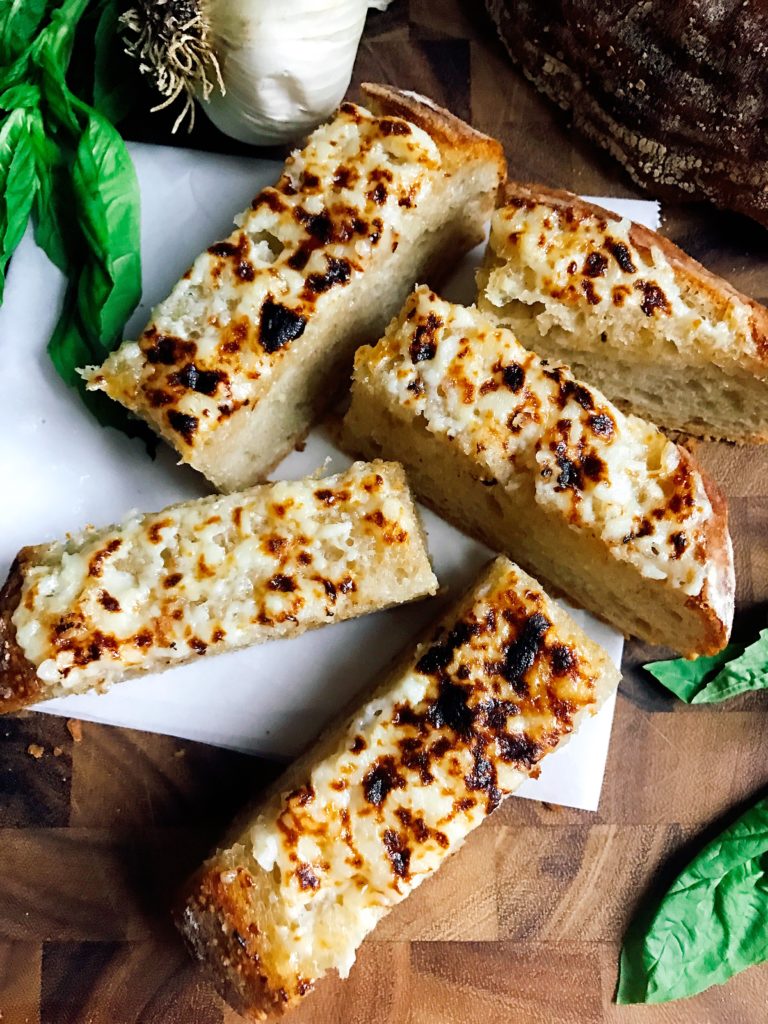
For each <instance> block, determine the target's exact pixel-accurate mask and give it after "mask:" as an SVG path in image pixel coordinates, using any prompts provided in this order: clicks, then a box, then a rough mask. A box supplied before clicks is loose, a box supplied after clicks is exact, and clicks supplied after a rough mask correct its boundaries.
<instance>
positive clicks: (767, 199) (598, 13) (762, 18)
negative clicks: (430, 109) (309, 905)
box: [486, 0, 768, 225]
mask: <svg viewBox="0 0 768 1024" xmlns="http://www.w3.org/2000/svg"><path fill="white" fill-rule="evenodd" d="M486 4H487V7H488V9H489V11H490V13H491V15H492V17H493V18H494V20H495V22H496V25H497V26H498V29H499V34H500V36H501V38H502V40H503V42H504V45H505V46H506V48H507V50H508V51H509V53H510V55H511V57H512V58H513V60H515V61H516V62H517V63H518V64H519V65H520V67H521V68H522V70H523V72H524V74H525V75H526V76H527V77H528V78H529V79H530V80H531V81H532V82H533V83H534V85H535V86H536V88H537V89H538V90H539V91H540V92H542V93H544V95H546V96H547V97H549V99H551V100H553V101H554V102H555V103H556V104H557V105H558V106H560V107H561V108H562V109H564V110H570V111H572V114H573V122H574V124H575V126H576V127H577V128H578V129H579V130H580V131H582V132H583V133H584V134H585V135H586V136H588V137H589V138H590V139H592V140H593V141H595V142H597V143H598V144H599V145H600V146H602V147H603V148H604V149H606V150H607V151H608V152H609V153H610V154H611V155H612V156H613V157H614V158H616V159H617V160H619V161H620V162H621V163H622V164H623V166H624V167H625V168H626V170H627V171H628V172H629V174H630V175H631V177H632V178H633V179H634V180H635V181H636V182H637V183H638V184H640V185H642V186H644V187H646V188H648V189H649V190H650V191H651V193H652V194H653V195H657V196H661V197H664V198H669V199H674V200H676V201H680V200H690V199H702V198H707V199H710V200H712V201H713V202H714V203H716V204H717V205H718V206H721V207H725V208H726V209H731V210H737V211H739V212H741V213H745V214H746V215H747V216H749V217H753V218H754V219H755V220H757V221H759V222H760V223H761V224H764V225H766V224H768V192H766V191H765V188H764V185H765V182H766V180H768V146H766V140H765V132H764V117H765V110H766V104H768V77H767V76H766V63H765V39H766V35H767V34H768V12H767V11H766V7H765V4H764V3H761V2H758V0H746V2H744V3H735V2H731V3H720V4H712V3H710V4H708V3H701V2H700V0H678V2H676V3H667V2H665V0H650V2H646V3H636V2H634V0H620V2H618V3H613V4H607V5H606V4H598V3H595V2H594V0H576V2H575V3H574V2H569V3H564V2H563V0H486Z"/></svg>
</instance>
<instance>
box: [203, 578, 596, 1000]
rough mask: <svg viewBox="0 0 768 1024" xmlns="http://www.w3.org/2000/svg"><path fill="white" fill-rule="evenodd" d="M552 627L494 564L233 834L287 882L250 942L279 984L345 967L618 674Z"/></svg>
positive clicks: (525, 585)
mask: <svg viewBox="0 0 768 1024" xmlns="http://www.w3.org/2000/svg"><path fill="white" fill-rule="evenodd" d="M558 622H559V625H558V626H554V625H553V610H552V606H551V604H550V603H549V601H548V599H547V597H546V596H545V595H544V593H543V592H542V591H541V590H540V589H539V587H538V585H537V584H536V583H535V582H534V581H533V580H532V579H531V578H530V577H529V576H527V575H526V574H524V573H523V572H522V571H521V570H519V569H517V568H516V567H515V566H513V565H512V563H511V562H509V561H508V560H507V559H505V558H499V559H497V560H496V562H495V563H494V564H493V566H492V567H491V570H490V571H489V572H488V573H486V574H485V575H484V577H483V579H482V580H481V581H480V582H479V584H478V586H477V587H476V588H475V590H474V592H473V593H471V594H470V595H469V597H468V599H466V600H465V601H464V602H463V604H462V608H461V609H460V611H459V614H458V617H457V618H454V619H452V620H449V621H447V622H445V623H443V625H441V626H440V627H439V628H438V629H437V630H436V632H435V633H434V635H433V636H432V638H431V640H430V641H429V642H428V643H423V644H421V645H420V646H418V647H417V648H416V650H415V652H414V654H413V656H412V658H411V659H410V661H409V663H408V664H407V665H406V666H405V667H404V668H402V669H401V670H400V671H398V672H397V673H396V674H395V675H394V676H393V677H390V679H389V680H387V682H386V683H384V684H383V685H382V687H381V688H380V689H379V690H378V691H377V692H376V693H375V694H374V695H373V697H372V698H371V699H369V700H368V701H367V702H366V703H365V704H364V705H363V706H362V707H361V708H360V709H359V711H358V712H357V713H356V714H355V715H354V716H353V717H352V718H351V719H350V720H349V722H348V724H347V726H346V728H345V730H344V732H343V734H342V739H341V743H340V745H339V746H338V748H337V749H336V750H335V751H334V752H332V753H331V754H329V755H328V756H326V757H323V758H322V759H321V760H320V761H319V762H317V763H316V764H315V765H314V767H312V769H311V771H309V772H308V773H307V776H306V781H305V783H304V784H303V785H301V786H300V787H299V788H298V789H295V790H293V791H292V792H290V793H286V794H284V795H283V796H282V797H281V798H280V801H279V803H278V805H277V806H275V805H274V804H272V805H271V806H270V807H269V809H268V810H267V811H265V812H264V813H263V814H262V815H260V817H259V818H258V820H257V822H256V824H255V825H254V826H253V827H252V828H251V829H250V830H249V831H248V832H247V833H246V834H245V835H244V836H243V837H241V840H240V842H241V843H242V844H243V846H244V847H245V848H246V849H247V850H248V851H249V852H250V853H252V855H253V857H254V858H255V860H256V862H257V863H258V865H259V867H260V868H261V869H262V871H264V872H270V873H273V877H275V878H277V877H279V880H280V881H279V885H278V891H279V896H278V897H277V899H279V904H278V905H279V911H276V912H275V917H274V920H272V913H271V912H267V913H265V914H263V915H259V916H257V917H256V918H255V920H256V923H257V924H258V927H259V929H260V930H261V932H262V933H263V935H264V936H265V938H264V940H261V939H259V940H256V941H255V949H256V948H261V949H262V950H263V949H264V942H266V944H267V948H268V950H269V963H268V964H267V961H266V958H265V965H266V966H267V968H268V969H274V968H275V967H276V968H277V975H278V977H279V978H280V979H281V983H284V979H285V978H295V977H296V976H297V975H298V976H299V977H304V978H307V976H308V977H309V978H310V979H314V978H316V977H318V976H319V975H320V974H322V973H323V972H324V971H325V970H327V969H329V968H330V967H336V968H338V970H339V973H340V974H341V975H342V976H346V974H347V973H348V971H349V968H350V966H351V965H352V963H353V961H354V957H355V950H356V949H357V947H358V946H359V944H360V943H361V942H362V940H363V939H364V938H365V936H366V935H367V934H368V932H370V930H371V929H372V928H373V926H374V925H375V924H376V922H377V921H378V920H379V919H380V918H381V917H382V916H383V915H384V914H385V913H386V912H387V910H388V909H389V908H391V907H392V906H393V905H394V904H396V903H398V902H400V901H401V900H402V899H404V898H405V896H406V895H407V894H408V893H409V892H411V891H412V890H413V889H414V888H415V887H416V886H417V885H419V884H420V883H421V882H422V881H423V880H424V879H425V878H427V877H428V876H429V875H431V874H433V873H434V872H435V871H436V870H437V868H438V867H439V866H440V865H441V864H442V862H443V861H444V860H445V859H446V857H447V856H448V855H449V854H450V853H451V852H452V851H454V850H456V849H457V848H458V847H459V846H460V845H461V844H462V842H463V841H464V838H465V837H466V836H467V835H468V834H469V833H470V832H471V831H472V830H473V829H474V828H476V827H477V826H478V825H479V824H480V823H481V822H482V821H483V819H484V818H485V817H486V816H487V815H488V814H489V813H490V812H491V811H492V810H493V809H494V808H495V807H496V806H497V805H498V804H499V802H500V801H501V800H502V799H503V798H504V797H505V796H507V795H508V794H510V793H512V792H513V791H514V790H515V789H516V788H517V787H518V785H519V784H520V783H521V782H522V781H523V780H524V779H525V778H526V777H527V776H530V775H533V776H535V775H538V768H537V767H536V766H537V765H538V762H539V761H540V760H541V758H542V757H543V756H544V755H545V754H547V753H549V752H550V751H551V750H552V749H554V748H555V747H556V746H557V745H558V743H559V742H560V741H561V739H562V738H563V737H564V736H567V735H568V734H569V733H570V732H571V731H572V729H573V728H574V718H575V716H576V715H577V714H578V713H579V712H580V711H583V710H584V709H590V710H593V709H594V707H595V705H596V703H597V700H598V696H597V682H598V680H599V679H600V678H601V677H602V676H603V674H604V673H606V672H613V670H612V669H611V668H609V667H608V664H609V663H607V659H605V658H604V657H603V656H601V653H600V652H599V650H598V649H597V648H595V647H594V645H592V644H590V643H589V641H587V640H586V638H585V637H584V636H583V634H581V633H580V632H579V631H578V630H577V628H576V627H575V625H574V624H573V623H572V622H571V621H570V620H568V619H565V620H564V619H563V618H559V619H558ZM602 692H603V694H604V692H605V687H604V688H603V691H602ZM242 874H243V872H242V871H237V870H232V871H227V872H224V873H223V874H222V876H221V881H222V883H223V884H224V887H225V888H226V886H227V885H232V886H235V887H237V889H238V890H239V889H240V888H241V887H242V885H243V878H242ZM258 884H259V885H260V884H261V883H258ZM274 898H275V897H272V898H271V899H274ZM243 935H244V936H245V938H244V940H243V941H244V945H245V947H246V952H248V950H247V945H248V943H249V941H250V939H249V937H248V932H247V930H246V929H245V928H244V929H243ZM289 991H290V990H289Z"/></svg>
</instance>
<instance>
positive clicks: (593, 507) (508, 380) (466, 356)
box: [344, 288, 734, 657]
mask: <svg viewBox="0 0 768 1024" xmlns="http://www.w3.org/2000/svg"><path fill="white" fill-rule="evenodd" d="M344 433H345V436H346V443H347V444H348V446H349V447H350V448H351V449H353V450H354V451H356V452H360V453H365V454H367V455H368V456H371V455H376V456H378V455H381V454H382V453H385V454H386V456H387V457H388V458H396V459H399V460H400V461H402V463H403V464H404V466H405V467H406V470H407V471H408V476H409V479H410V481H411V484H412V485H413V487H414V489H415V491H416V493H417V494H418V495H419V496H420V497H421V498H423V500H424V501H425V502H426V503H427V504H429V505H430V506H432V507H433V508H434V509H435V510H436V511H437V512H438V513H439V514H440V515H442V516H444V517H445V518H446V519H448V520H450V521H451V522H453V523H454V524H456V525H457V526H459V527H460V528H462V529H465V530H466V531H467V532H468V533H470V534H472V535H473V536H476V537H479V538H480V539H481V540H483V541H485V543H487V544H488V545H490V546H491V547H492V548H495V549H496V550H500V551H504V552H505V553H507V554H509V555H510V556H511V557H513V558H515V559H516V560H518V561H519V562H520V563H521V564H523V565H524V566H525V567H526V568H527V569H529V570H530V571H531V572H534V573H535V574H536V575H537V576H540V577H541V579H542V580H544V581H545V582H547V583H549V584H551V585H552V586H554V587H555V588H556V589H557V590H559V591H561V592H563V593H565V594H566V595H567V596H568V597H569V598H570V599H571V600H572V601H574V602H575V603H576V604H579V605H581V606H583V607H585V608H587V609H589V611H591V612H593V613H594V614H596V615H598V616H599V617H600V618H602V619H604V620H605V621H607V622H609V623H611V624H612V625H614V626H616V627H617V628H618V629H620V630H622V631H623V632H624V633H626V634H632V635H635V636H638V637H641V638H642V639H644V640H647V641H649V642H651V643H656V644H665V645H667V646H669V647H672V648H674V649H675V650H677V651H680V652H681V653H683V654H685V655H687V656H691V657H693V656H695V655H698V654H711V653H713V652H715V651H718V650H720V649H721V648H722V647H723V646H724V645H725V643H726V641H727V639H728V635H729V632H730V628H731V622H732V618H733V592H734V576H733V554H732V550H731V541H730V537H729V534H728V525H727V511H726V507H725V503H724V500H723V498H722V496H721V494H720V492H719V491H718V490H717V488H716V486H715V485H714V484H713V483H712V482H711V481H710V480H709V479H707V478H706V477H705V476H704V475H703V474H702V473H701V471H700V470H699V468H698V467H697V465H696V463H695V461H694V459H693V458H692V457H691V455H690V454H689V453H688V452H687V451H686V450H685V449H683V448H680V447H679V446H677V445H675V444H673V443H672V442H671V441H670V440H668V439H667V438H666V437H665V436H664V435H663V434H662V433H661V432H660V431H659V430H658V429H657V428H656V427H654V426H653V425H652V424H651V423H648V422H646V421H645V420H641V419H639V418H637V417H635V416H625V415H624V414H623V413H622V412H620V411H619V410H618V409H617V408H616V407H615V406H614V405H612V404H611V403H610V402H609V401H608V400H607V399H606V398H605V397H604V396H603V395H602V394H601V393H600V392H599V391H598V390H597V389H595V388H591V387H588V386H587V385H585V384H583V383H582V382H580V381H578V380H576V379H575V378H574V377H573V375H572V374H571V373H570V371H569V370H568V369H567V368H566V367H564V366H561V365H559V364H557V363H550V362H548V361H547V360H544V359H540V358H539V357H538V356H537V355H536V354H534V353H533V352H531V351H528V350H527V349H525V348H523V346H522V345H520V344H519V342H518V341H517V340H516V339H515V336H514V335H513V334H512V332H511V331H509V330H507V329H505V328H500V327H498V326H497V325H496V324H495V323H494V322H493V321H491V320H490V319H489V318H488V317H486V316H484V315H483V314H481V313H479V312H478V311H477V310H476V309H474V308H466V307H463V306H457V305H452V304H451V303H448V302H444V301H443V300H441V299H439V298H438V297H437V296H436V295H435V294H434V292H430V290H429V289H428V288H420V289H418V290H417V291H416V292H414V294H413V295H411V297H410V298H409V299H408V301H407V302H406V304H405V307H404V309H403V310H402V312H401V314H400V316H399V317H397V318H396V319H395V320H394V321H393V322H392V324H391V325H390V327H389V328H388V330H387V332H386V334H385V336H384V338H383V339H382V340H381V341H380V342H379V343H378V344H377V345H376V346H375V347H370V346H365V347H363V348H361V349H360V350H359V351H358V353H357V356H356V361H355V374H354V380H353V386H352V404H351V407H350V409H349V412H348V413H347V416H346V419H345V421H344Z"/></svg>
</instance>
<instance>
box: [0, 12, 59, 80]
mask: <svg viewBox="0 0 768 1024" xmlns="http://www.w3.org/2000/svg"><path fill="white" fill-rule="evenodd" d="M48 6H49V0H5V2H4V4H3V6H2V7H0V65H8V64H11V63H12V62H13V61H14V60H16V58H17V57H20V56H21V55H22V54H23V53H24V52H25V50H26V49H27V48H28V47H29V46H30V45H31V44H32V42H33V41H34V39H35V36H36V35H37V31H38V28H39V27H40V24H41V22H42V20H43V16H44V15H45V13H46V8H47V7H48Z"/></svg>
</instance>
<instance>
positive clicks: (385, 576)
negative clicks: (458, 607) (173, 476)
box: [0, 462, 437, 713]
mask: <svg viewBox="0 0 768 1024" xmlns="http://www.w3.org/2000/svg"><path fill="white" fill-rule="evenodd" d="M436 587H437V581H436V579H435V577H434V575H433V574H432V571H431V568H430V566H429V560H428V557H427V554H426V550H425V547H424V539H423V536H422V532H421V527H420V524H419V521H418V517H417V515H416V512H415V509H414V507H413V503H412V500H411V496H410V492H409V490H408V485H407V483H406V481H405V477H404V474H403V472H402V469H401V468H400V467H399V466H395V465H391V464H387V463H381V462H377V463H372V464H366V463H356V464H355V465H354V466H352V467H351V468H350V469H348V470H346V471H345V472H344V473H340V474H337V475H335V476H332V477H326V478H324V479H316V478H309V479H307V480H299V481H293V482H280V483H275V484H268V485H262V486H257V487H254V488H252V489H251V490H250V491H246V492H243V493H241V494H235V495H228V496H218V495H217V496H213V497H210V498H202V499H200V500H198V501H192V502H186V503H184V504H181V505H174V506H171V507H170V508H167V509H164V510H163V511H162V512H157V513H150V514H145V515H138V514H135V515H133V516H131V517H129V518H128V519H127V520H126V521H125V522H124V523H122V524H121V525H120V526H115V527H109V528H107V529H102V530H93V529H91V530H86V531H84V532H83V533H82V534H81V535H79V536H77V537H72V538H70V539H68V540H67V541H64V542H61V543H54V544H50V545H39V546H37V547H33V548H25V549H24V550H23V551H22V552H21V553H20V555H19V557H18V559H17V561H16V563H15V564H14V566H13V568H12V570H11V574H10V576H9V579H8V582H7V583H6V586H5V588H4V589H3V591H2V596H1V597H0V713H2V712H5V711H12V710H15V709H17V708H19V707H22V706H24V705H25V704H29V703H33V702H34V701H36V700H44V699H46V698H48V697H54V696H63V695H66V694H68V693H77V692H83V691H84V690H88V689H92V688H97V689H103V688H104V687H106V686H108V685H110V684H111V683H113V682H118V681H120V680H121V679H124V678H127V677H129V676H131V675H135V674H137V673H140V672H146V671H157V670H159V669H164V668H167V667H170V666H172V665H175V664H183V663H184V662H186V661H189V660H192V659H194V658H196V657H199V656H202V655H206V654H215V653H219V652H221V651H227V650H234V649H237V648H240V647H244V646H247V645H249V644H253V643H258V642H261V641H264V640H269V639H272V638H276V637H281V636H292V635H295V634H298V633H300V632H303V631H304V630H305V629H309V628H313V627H317V626H321V625H323V624H324V623H326V622H335V621H339V620H341V619H347V618H351V617H353V616H356V615H361V614H364V613H366V612H370V611H373V610H375V609H378V608H382V607H386V606H388V605H390V604H393V603H399V602H401V601H405V600H410V599H413V598H416V597H423V596H425V595H426V594H428V593H434V592H435V590H436Z"/></svg>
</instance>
